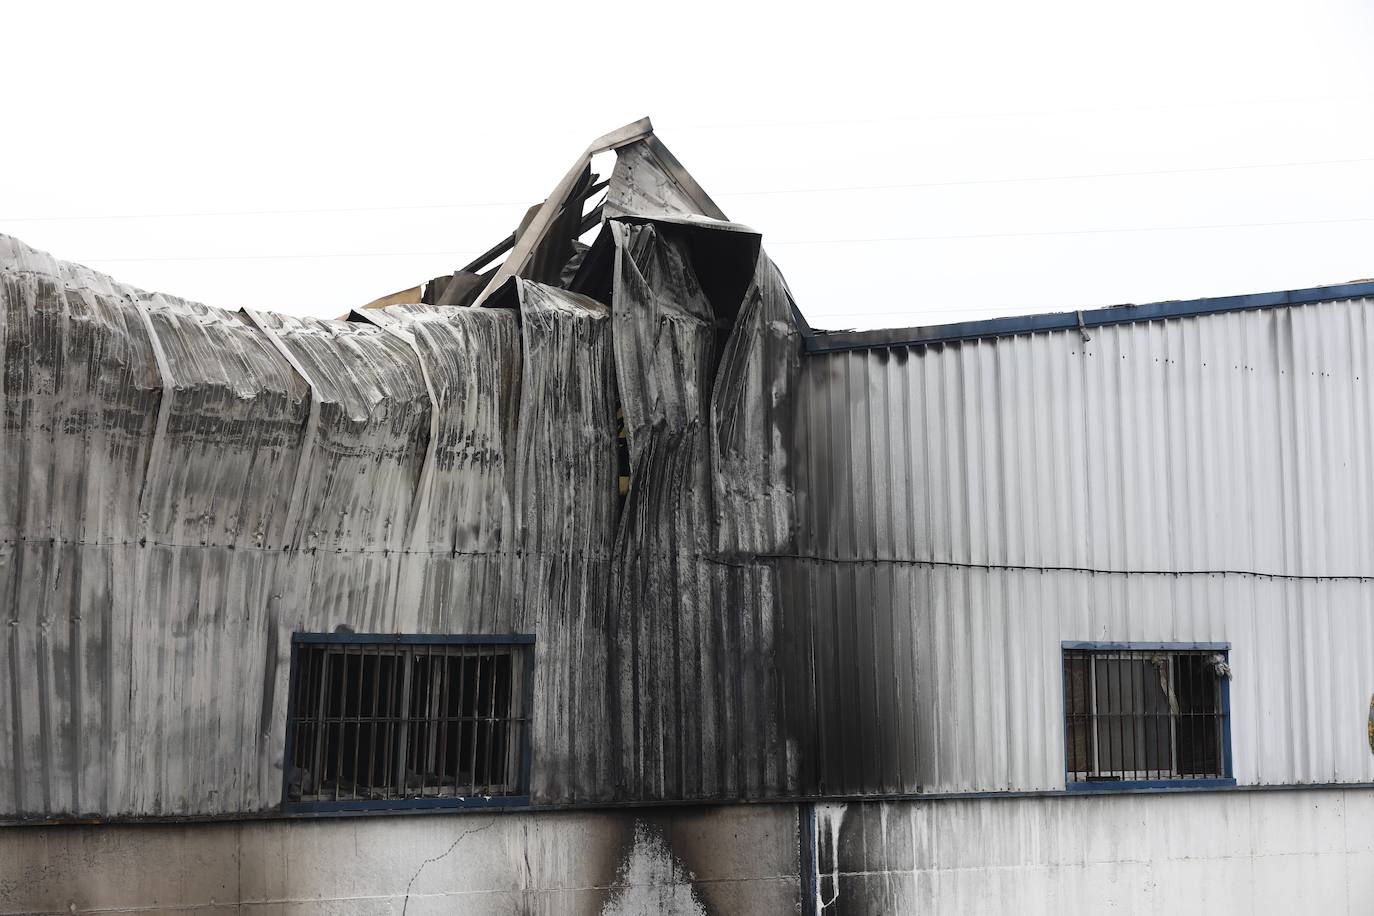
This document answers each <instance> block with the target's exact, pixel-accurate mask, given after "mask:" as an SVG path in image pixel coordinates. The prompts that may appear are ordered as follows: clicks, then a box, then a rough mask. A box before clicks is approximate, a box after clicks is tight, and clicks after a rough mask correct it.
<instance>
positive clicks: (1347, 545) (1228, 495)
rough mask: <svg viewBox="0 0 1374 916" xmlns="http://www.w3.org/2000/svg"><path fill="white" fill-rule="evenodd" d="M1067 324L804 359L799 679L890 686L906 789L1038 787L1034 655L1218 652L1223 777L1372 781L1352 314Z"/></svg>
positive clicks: (1289, 312) (1044, 670)
mask: <svg viewBox="0 0 1374 916" xmlns="http://www.w3.org/2000/svg"><path fill="white" fill-rule="evenodd" d="M1090 336H1091V340H1090V341H1084V340H1083V338H1082V337H1081V336H1080V334H1079V333H1078V332H1076V331H1072V332H1051V333H1037V334H1033V335H1025V334H1023V335H1017V336H1008V337H1000V338H995V339H987V340H979V341H969V342H963V343H951V344H945V345H933V346H924V347H919V348H903V349H896V350H886V349H882V350H871V351H855V352H846V353H838V354H833V355H826V356H813V357H811V358H809V359H808V360H806V362H805V373H804V375H805V377H806V398H805V404H806V405H807V406H806V409H807V412H808V419H807V435H806V439H805V448H807V449H808V450H809V452H808V454H807V455H806V458H805V471H804V473H803V475H802V482H801V483H799V484H798V502H799V514H800V516H801V518H802V519H803V523H802V527H801V533H800V535H799V538H800V540H801V548H800V552H801V553H802V554H803V555H808V554H809V555H812V556H815V557H818V558H820V559H821V560H823V561H824V563H823V565H822V566H820V567H819V570H820V571H819V572H818V573H816V575H817V576H818V579H819V580H824V581H817V583H816V584H815V587H814V588H813V589H812V595H813V597H810V598H809V599H808V600H809V601H810V602H811V613H814V614H817V615H819V616H820V617H821V618H822V619H824V618H827V617H829V618H831V620H832V622H831V623H830V624H828V625H827V624H824V623H823V624H822V629H821V630H820V631H818V632H820V633H822V634H824V633H825V632H837V633H841V634H844V633H849V634H851V635H850V636H849V637H848V638H849V639H850V640H851V641H850V643H849V644H847V645H840V646H839V648H838V649H837V650H836V651H837V652H838V657H837V660H836V661H835V663H834V664H833V665H830V666H829V667H826V665H825V664H822V665H820V666H818V671H817V682H818V683H824V682H826V681H830V682H839V683H840V684H841V687H840V688H839V689H843V677H844V671H845V670H847V669H849V668H853V667H860V668H870V669H871V668H874V666H875V659H876V660H877V661H876V664H877V668H876V669H875V670H879V671H880V672H882V674H883V678H884V680H882V681H880V686H881V685H882V684H885V683H887V682H888V681H887V679H889V678H895V680H893V681H891V683H893V684H894V685H896V686H894V687H893V688H892V691H891V692H893V693H894V694H900V693H901V692H902V691H903V689H905V685H904V684H903V683H901V682H902V679H903V677H914V678H915V683H916V685H917V687H916V697H915V699H914V701H913V702H910V703H909V704H906V705H905V707H904V709H903V710H901V711H900V712H899V713H898V714H897V720H898V721H901V720H902V718H903V717H909V718H910V719H912V720H914V722H915V723H916V736H915V738H914V739H903V740H911V741H912V744H911V745H909V746H911V747H912V748H913V750H914V752H915V753H916V754H917V756H918V758H919V767H918V769H919V782H920V785H921V787H922V789H923V790H924V791H992V790H1035V789H1055V788H1062V787H1063V785H1064V752H1063V718H1062V716H1063V713H1062V700H1061V693H1062V690H1061V678H1062V670H1061V661H1060V657H1061V656H1060V653H1061V649H1060V643H1061V641H1063V640H1101V641H1123V640H1139V641H1193V640H1197V641H1228V642H1230V643H1231V644H1232V646H1233V648H1232V661H1233V664H1234V668H1235V680H1234V683H1233V685H1232V689H1231V707H1232V714H1233V720H1234V729H1233V742H1234V766H1235V773H1236V776H1237V777H1238V778H1239V780H1240V781H1241V782H1243V783H1246V782H1253V783H1265V784H1281V783H1293V782H1296V783H1324V782H1338V781H1374V757H1371V755H1370V753H1369V748H1368V745H1367V743H1366V736H1365V721H1366V714H1367V708H1368V704H1369V697H1370V695H1371V693H1374V624H1372V623H1371V618H1370V615H1371V613H1374V582H1371V581H1368V580H1365V579H1361V578H1360V577H1361V576H1371V577H1374V554H1371V545H1374V394H1371V391H1374V388H1372V386H1371V375H1372V374H1374V303H1371V302H1370V301H1368V300H1356V301H1343V302H1332V303H1323V304H1317V305H1308V306H1301V307H1290V308H1276V309H1268V310H1262V311H1250V312H1236V313H1229V314H1224V315H1212V316H1196V317H1188V318H1179V319H1171V320H1167V321H1155V322H1149V323H1138V324H1131V325H1118V326H1110V327H1102V328H1094V329H1092V330H1091V331H1090ZM808 542H809V543H808ZM831 580H833V581H831ZM888 596H890V601H891V609H890V610H885V608H887V602H888V600H889V597H888ZM880 597H881V599H882V600H879V598H880ZM826 626H829V628H830V629H829V630H826V629H825V627H826ZM890 645H897V646H899V647H910V651H911V652H912V653H914V654H913V655H912V656H911V657H904V658H897V657H894V659H892V660H891V665H892V666H893V667H892V668H891V669H890V671H889V670H887V669H884V668H883V667H882V664H881V663H882V660H883V657H884V654H885V653H887V652H889V651H891V650H890ZM904 667H906V668H908V669H909V670H910V671H911V672H912V673H911V674H904V672H903V669H904ZM832 669H833V670H832ZM883 694H884V689H875V690H874V694H873V699H872V701H871V702H870V701H869V700H868V699H867V698H866V697H863V696H859V697H857V698H854V699H851V700H850V701H847V702H843V701H842V702H841V703H840V707H841V708H842V709H845V710H847V713H846V714H845V715H843V716H841V717H840V718H841V719H844V720H850V721H846V722H845V723H844V725H845V727H848V728H851V729H853V730H855V735H856V736H857V735H859V734H861V731H862V729H863V728H865V727H872V728H875V729H876V728H880V727H881V726H882V724H883V723H884V722H890V721H892V720H891V718H890V717H889V715H888V713H887V711H886V709H885V707H884V706H883V703H884V697H883ZM846 734H848V733H847V732H846ZM842 737H843V736H842ZM845 781H846V782H847V781H848V780H845ZM832 784H833V782H832Z"/></svg>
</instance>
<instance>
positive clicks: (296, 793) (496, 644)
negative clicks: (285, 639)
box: [282, 633, 534, 812]
mask: <svg viewBox="0 0 1374 916" xmlns="http://www.w3.org/2000/svg"><path fill="white" fill-rule="evenodd" d="M533 649H534V637H533V636H529V635H523V634H511V635H499V636H471V635H455V636H443V635H391V634H366V633H296V634H293V636H292V638H291V678H290V694H289V699H288V703H287V724H286V752H285V755H284V766H283V770H284V780H283V786H282V794H283V807H284V809H285V810H287V811H296V812H323V811H372V810H377V811H397V810H407V809H411V810H414V809H422V808H435V807H478V806H491V805H503V806H523V805H526V804H528V803H529V796H528V786H529V767H530V755H529V746H530V735H529V731H530V710H531V708H532V705H533V704H532V697H531V691H532V685H533V683H534V681H533V667H534V652H533Z"/></svg>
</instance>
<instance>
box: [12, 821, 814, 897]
mask: <svg viewBox="0 0 1374 916" xmlns="http://www.w3.org/2000/svg"><path fill="white" fill-rule="evenodd" d="M798 850H799V838H798V833H797V808H796V806H794V805H776V806H737V807H732V808H711V809H706V808H680V809H676V810H672V811H665V810H650V809H644V810H640V811H626V812H620V813H603V812H567V813H539V814H502V813H499V812H498V813H491V814H483V813H471V814H469V813H464V814H443V815H420V816H398V817H355V818H333V819H317V820H290V821H249V822H241V823H224V824H208V823H201V824H178V825H153V824H142V825H123V826H121V825H101V826H61V827H15V828H0V913H4V914H17V913H26V914H28V913H64V914H65V913H74V912H75V913H115V912H118V913H128V912H138V913H144V912H150V913H151V912H155V913H190V912H195V913H197V914H198V916H218V914H221V913H253V914H293V916H294V914H324V913H330V914H336V913H344V914H371V913H406V914H413V916H420V914H436V913H444V914H450V913H462V914H464V916H488V914H491V916H496V914H511V913H517V914H528V916H535V914H539V916H563V914H605V916H616V914H644V916H647V914H658V913H667V914H681V916H705V914H708V913H709V914H717V913H721V914H726V913H728V914H735V913H738V914H754V913H793V912H796V910H797V907H798V905H799V899H800V889H801V880H800V878H799V876H798Z"/></svg>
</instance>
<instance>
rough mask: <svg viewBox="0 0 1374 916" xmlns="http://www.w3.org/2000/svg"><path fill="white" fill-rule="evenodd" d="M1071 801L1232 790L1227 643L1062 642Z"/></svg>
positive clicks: (1066, 758) (1067, 764)
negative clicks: (1084, 796) (1074, 795)
mask: <svg viewBox="0 0 1374 916" xmlns="http://www.w3.org/2000/svg"><path fill="white" fill-rule="evenodd" d="M1062 649H1063V686H1064V694H1063V697H1064V760H1065V785H1066V787H1067V788H1068V790H1069V791H1071V792H1104V791H1105V792H1111V791H1122V790H1128V789H1156V788H1166V789H1203V788H1219V787H1223V786H1234V785H1235V784H1236V781H1235V779H1234V777H1233V776H1232V770H1231V708H1230V707H1231V690H1230V676H1231V669H1230V661H1229V659H1230V650H1231V645H1230V643H1180V642H1065V643H1063V644H1062Z"/></svg>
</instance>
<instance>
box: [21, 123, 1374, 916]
mask: <svg viewBox="0 0 1374 916" xmlns="http://www.w3.org/2000/svg"><path fill="white" fill-rule="evenodd" d="M607 152H613V153H614V167H613V169H612V171H611V172H610V174H609V175H608V176H602V175H598V174H595V173H594V172H593V171H592V159H593V157H594V156H600V155H602V154H605V153H607ZM765 249H766V246H765V245H764V240H763V238H762V237H761V235H760V234H759V233H758V232H756V231H754V230H753V229H750V228H748V227H745V226H743V225H740V224H737V223H734V222H731V221H730V220H729V219H728V218H727V216H726V214H725V213H723V212H722V211H721V209H720V208H719V207H718V206H717V205H716V204H715V203H714V202H713V201H712V200H711V198H710V197H709V196H708V194H707V193H706V191H705V190H703V189H702V188H701V187H700V186H699V185H698V184H697V182H696V181H695V180H694V179H693V178H692V176H691V175H690V174H689V173H688V172H687V171H686V170H685V169H684V168H683V166H682V165H681V163H679V162H678V160H677V159H676V158H675V157H674V156H673V155H672V153H671V152H669V150H668V149H667V147H666V146H664V144H663V143H662V142H661V141H660V140H659V138H658V137H657V136H655V134H654V133H653V130H652V128H651V127H650V125H649V123H648V121H647V120H645V121H641V122H636V123H634V124H631V125H628V126H626V127H624V128H622V129H620V130H618V131H615V132H613V133H611V134H608V135H606V136H605V137H602V138H601V139H599V140H597V141H596V142H595V143H593V144H592V146H590V147H589V148H588V150H587V151H586V152H585V153H584V154H583V155H582V156H581V157H579V158H578V160H577V161H576V162H575V163H574V165H573V167H572V168H571V169H570V170H569V172H568V173H567V174H566V176H565V177H564V178H563V179H562V181H561V182H560V183H559V184H558V185H557V186H556V188H555V189H554V191H553V193H552V194H550V196H549V197H548V198H547V200H545V201H544V202H543V203H542V204H540V205H538V206H536V207H534V208H531V210H530V211H529V212H528V213H527V214H526V216H525V218H524V219H523V220H522V221H521V222H520V226H519V228H518V229H517V230H516V231H515V232H514V233H512V235H511V236H510V237H509V238H508V239H506V240H505V241H503V242H502V243H500V244H498V245H496V246H495V247H494V248H493V249H492V250H491V251H489V252H487V253H486V254H484V255H483V256H482V257H481V258H479V259H478V260H476V261H474V262H473V263H471V264H469V265H467V266H466V267H463V268H462V269H459V270H457V271H455V272H454V273H452V274H451V275H447V276H444V277H439V278H435V279H432V280H430V281H428V282H425V283H422V284H420V285H418V286H416V287H414V288H413V289H409V290H405V291H402V292H400V293H397V294H394V295H392V296H388V297H385V298H384V299H382V300H378V301H377V302H374V303H372V304H371V305H369V306H366V307H359V308H357V309H354V310H353V311H351V312H349V313H348V314H347V315H346V316H345V317H343V318H341V319H338V320H324V319H316V318H303V317H292V316H287V315H280V314H274V313H270V312H264V311H256V310H254V309H251V308H243V309H240V310H238V311H232V310H225V309H221V308H214V307H210V306H205V305H201V304H198V303H195V302H189V301H186V300H182V299H178V298H176V297H174V296H170V295H164V294H161V293H148V292H144V291H142V290H139V289H135V288H133V287H130V286H127V285H124V284H121V283H120V282H118V281H116V280H114V279H112V278H110V277H108V276H106V275H104V274H101V273H97V272H95V271H93V270H90V269H88V268H85V267H82V266H80V265H77V264H72V263H68V262H64V261H60V260H57V259H55V258H53V257H51V256H49V255H47V254H45V253H43V252H39V251H36V250H34V249H32V248H29V247H28V246H26V245H25V244H24V243H22V242H20V241H19V240H17V239H14V238H10V237H7V236H0V349H2V350H3V354H4V364H3V373H0V403H3V425H0V463H2V465H3V484H2V485H0V609H3V611H4V622H5V624H6V627H5V635H4V653H3V655H0V659H3V661H0V819H3V820H4V821H6V822H7V826H5V827H4V828H3V829H0V912H3V913H19V912H25V913H29V912H42V913H49V912H107V911H116V910H117V911H119V912H128V911H140V910H147V911H157V912H183V911H190V910H193V909H194V910H206V911H208V912H218V911H220V910H221V909H222V910H223V911H225V912H230V911H233V912H238V911H245V912H258V911H261V912H264V913H266V912H283V913H284V912H293V913H295V912H300V913H316V912H318V913H323V912H339V911H347V912H357V913H363V912H367V913H371V912H455V911H456V912H472V913H505V912H521V913H547V914H554V913H607V914H613V913H649V912H670V913H684V914H698V913H703V914H704V913H712V914H714V913H772V912H779V913H784V912H805V913H818V912H831V913H887V912H982V911H985V910H986V909H987V908H989V907H990V906H992V904H990V903H989V901H999V900H1007V899H1017V900H1020V901H1021V902H1022V904H1023V905H1024V908H1025V911H1026V912H1035V913H1039V912H1044V913H1061V912H1064V911H1065V910H1070V911H1074V908H1075V906H1077V905H1079V903H1080V902H1081V901H1082V900H1086V899H1092V900H1095V901H1098V902H1099V903H1100V904H1102V906H1101V908H1102V909H1106V908H1110V907H1109V906H1108V905H1107V904H1113V903H1114V904H1115V905H1119V906H1121V907H1129V908H1131V911H1133V912H1135V911H1140V912H1164V911H1166V910H1167V911H1168V912H1171V913H1177V912H1189V913H1191V912H1199V913H1200V912H1204V911H1205V912H1218V911H1220V912H1289V911H1290V910H1291V907H1290V906H1289V904H1291V903H1292V901H1293V900H1294V899H1298V898H1295V897H1294V896H1293V894H1294V893H1295V891H1294V890H1293V889H1294V888H1302V889H1304V890H1303V893H1305V894H1307V895H1308V896H1306V897H1303V898H1302V899H1305V900H1310V899H1312V898H1311V896H1310V895H1311V894H1313V893H1317V894H1319V895H1321V894H1325V895H1326V896H1322V897H1321V899H1323V900H1328V901H1329V903H1330V906H1329V907H1328V910H1329V911H1331V912H1347V911H1349V912H1356V911H1361V912H1363V911H1364V907H1363V906H1362V905H1361V904H1360V901H1365V902H1367V901H1369V900H1370V899H1374V877H1371V876H1374V867H1372V866H1374V792H1371V791H1370V789H1371V786H1374V755H1372V754H1371V741H1374V725H1371V721H1374V720H1371V718H1370V702H1371V694H1372V693H1374V583H1371V578H1370V577H1371V576H1374V560H1372V559H1371V558H1372V557H1374V394H1371V385H1370V376H1371V373H1374V303H1372V302H1371V297H1374V283H1370V282H1365V283H1355V284H1348V285H1345V286H1336V287H1323V288H1316V289H1307V290H1297V291H1290V292H1282V293H1269V294H1261V295H1252V296H1237V297H1233V298H1226V299H1212V300H1198V301H1192V302H1168V303H1159V304H1154V305H1132V306H1119V307H1112V308H1102V309H1096V310H1090V311H1079V312H1066V313H1058V314H1046V315H1035V316H1026V317H1017V318H1002V319H994V320H989V321H980V322H970V323H966V324H955V325H941V326H931V327H920V328H904V329H890V330H881V331H823V330H817V329H813V328H811V327H810V326H809V325H808V323H807V321H806V319H805V318H804V312H803V310H802V309H799V307H798V303H797V302H795V301H794V300H793V297H792V294H791V292H790V291H789V289H788V286H787V284H786V281H785V280H784V278H783V277H782V275H781V274H780V273H779V271H778V269H777V268H776V267H775V265H774V264H773V262H772V261H771V260H770V259H769V258H768V255H767V254H766V250H765ZM906 283H907V281H906V280H902V279H900V278H898V280H897V282H895V284H894V286H895V288H896V290H897V291H896V292H894V295H897V296H903V297H912V298H916V297H918V291H917V290H915V289H913V288H911V287H909V286H905V285H904V284H906ZM802 305H803V307H804V303H803V304H802ZM1314 887H1315V888H1329V893H1327V892H1326V891H1322V890H1318V891H1314V890H1313V888H1314ZM1104 901H1105V903H1104Z"/></svg>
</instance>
